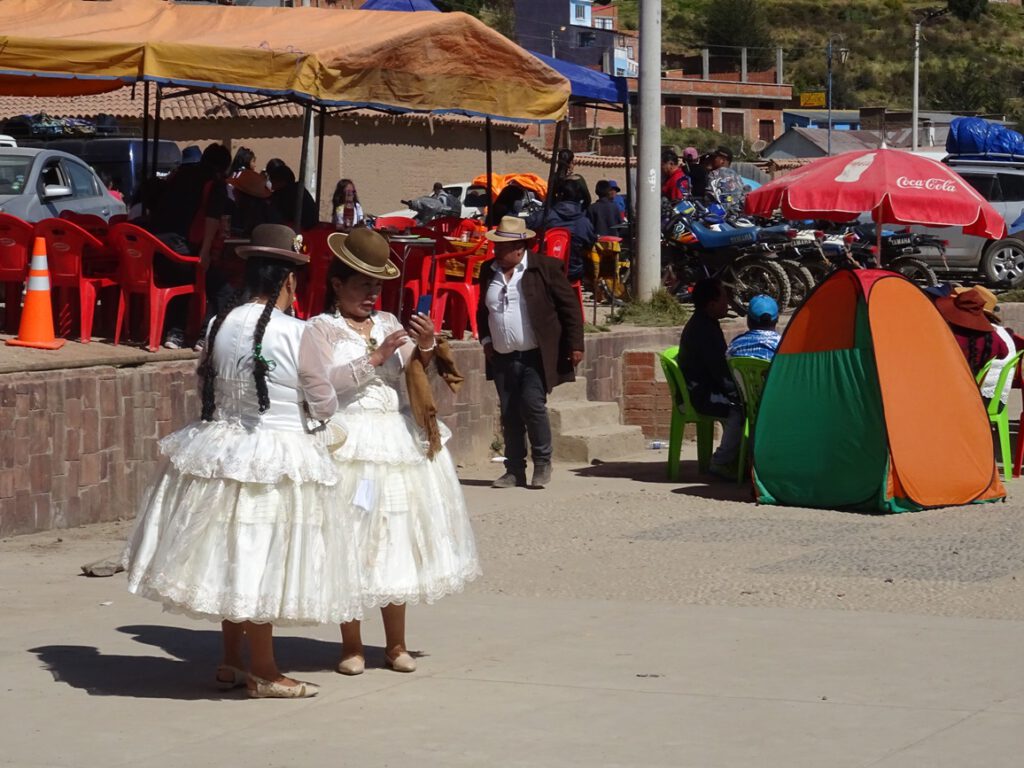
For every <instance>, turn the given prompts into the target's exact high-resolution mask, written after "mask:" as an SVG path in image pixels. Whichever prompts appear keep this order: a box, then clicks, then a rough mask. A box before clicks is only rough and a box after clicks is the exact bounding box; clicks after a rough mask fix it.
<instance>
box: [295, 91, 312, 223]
mask: <svg viewBox="0 0 1024 768" xmlns="http://www.w3.org/2000/svg"><path fill="white" fill-rule="evenodd" d="M312 127H313V106H312V105H311V104H306V110H305V112H304V113H303V115H302V154H301V155H300V160H299V178H298V183H297V184H296V185H295V227H294V229H295V231H296V232H301V231H302V203H303V198H305V194H304V193H305V191H306V171H307V170H308V169H307V167H306V166H307V165H308V164H309V163H308V158H309V130H310V128H312Z"/></svg>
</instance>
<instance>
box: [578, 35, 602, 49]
mask: <svg viewBox="0 0 1024 768" xmlns="http://www.w3.org/2000/svg"><path fill="white" fill-rule="evenodd" d="M596 40H597V35H595V34H594V33H593V32H580V33H579V35H578V36H577V39H576V47H577V48H593V47H594V42H595V41H596Z"/></svg>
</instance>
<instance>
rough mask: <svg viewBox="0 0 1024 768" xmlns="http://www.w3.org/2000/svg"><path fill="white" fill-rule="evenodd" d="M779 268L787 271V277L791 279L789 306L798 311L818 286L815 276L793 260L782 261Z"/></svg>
mask: <svg viewBox="0 0 1024 768" xmlns="http://www.w3.org/2000/svg"><path fill="white" fill-rule="evenodd" d="M779 266H780V267H782V268H783V269H784V270H785V272H786V277H787V278H788V279H789V306H790V307H792V308H793V309H796V308H797V307H799V306H800V305H801V304H803V303H804V299H806V298H807V297H808V296H809V295H810V293H811V290H812V289H813V288H814V286H815V285H816V283H815V282H814V275H812V274H811V270H809V269H808V268H807V267H805V266H804V265H803V264H801V263H800V262H799V261H793V260H792V259H782V260H780V261H779Z"/></svg>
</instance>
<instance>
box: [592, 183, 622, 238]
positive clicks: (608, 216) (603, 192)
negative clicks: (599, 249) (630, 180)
mask: <svg viewBox="0 0 1024 768" xmlns="http://www.w3.org/2000/svg"><path fill="white" fill-rule="evenodd" d="M594 193H595V194H596V195H597V199H596V200H594V202H593V203H592V204H591V206H590V210H588V211H587V218H588V219H590V223H591V224H593V226H594V235H595V236H596V237H605V236H608V235H618V234H619V233H620V230H619V229H618V227H619V225H620V224H621V223H622V214H621V213H620V212H619V206H618V205H616V203H615V198H617V197H618V196H619V187H618V185H617V184H615V182H612V181H605V180H604V179H602V180H601V181H599V182H597V186H596V187H594Z"/></svg>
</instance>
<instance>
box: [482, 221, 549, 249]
mask: <svg viewBox="0 0 1024 768" xmlns="http://www.w3.org/2000/svg"><path fill="white" fill-rule="evenodd" d="M536 236H537V233H536V232H534V231H533V230H532V229H527V228H526V222H525V221H523V220H522V219H520V218H519V217H518V216H503V217H502V219H501V221H500V222H499V224H498V228H497V229H492V230H491V231H490V232H488V233H487V234H485V235H484V237H486V238H487V239H488V240H490V241H492V242H495V243H515V242H520V241H523V242H525V241H526V240H531V239H533V238H534V237H536Z"/></svg>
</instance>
